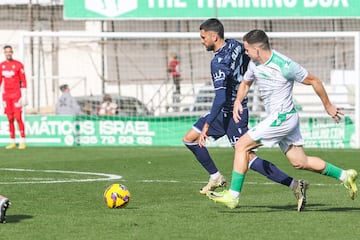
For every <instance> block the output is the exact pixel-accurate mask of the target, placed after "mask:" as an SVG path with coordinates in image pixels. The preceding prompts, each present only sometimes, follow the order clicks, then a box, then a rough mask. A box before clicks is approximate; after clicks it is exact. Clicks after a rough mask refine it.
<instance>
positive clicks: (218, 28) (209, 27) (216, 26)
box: [200, 18, 224, 39]
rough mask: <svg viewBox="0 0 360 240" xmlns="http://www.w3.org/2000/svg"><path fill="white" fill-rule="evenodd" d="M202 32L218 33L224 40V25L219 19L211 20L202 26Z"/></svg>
mask: <svg viewBox="0 0 360 240" xmlns="http://www.w3.org/2000/svg"><path fill="white" fill-rule="evenodd" d="M200 30H205V31H206V32H208V31H213V32H216V33H217V34H218V35H219V37H221V38H222V39H224V25H223V24H222V23H221V22H220V20H219V19H217V18H209V19H208V20H206V21H205V22H203V23H202V24H201V25H200Z"/></svg>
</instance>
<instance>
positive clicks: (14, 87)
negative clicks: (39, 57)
mask: <svg viewBox="0 0 360 240" xmlns="http://www.w3.org/2000/svg"><path fill="white" fill-rule="evenodd" d="M0 69H1V79H0V85H2V95H3V99H11V98H19V97H21V91H20V88H26V77H25V71H24V65H23V64H22V63H21V62H19V61H16V60H14V59H13V60H11V61H4V62H2V63H1V64H0Z"/></svg>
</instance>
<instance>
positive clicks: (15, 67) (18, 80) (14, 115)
mask: <svg viewBox="0 0 360 240" xmlns="http://www.w3.org/2000/svg"><path fill="white" fill-rule="evenodd" d="M4 54H5V58H6V60H5V61H3V62H2V63H1V64H0V68H1V79H0V85H2V97H3V104H4V111H5V114H6V116H7V119H8V121H9V131H10V139H11V142H10V144H9V145H8V146H6V149H14V148H16V147H17V146H16V143H15V123H14V122H15V120H16V122H17V123H18V127H19V131H20V137H21V139H20V144H19V147H18V148H19V149H25V148H26V144H25V124H24V121H23V119H22V111H23V107H24V106H26V105H27V96H26V77H25V71H24V65H23V64H22V63H21V62H19V61H17V60H15V59H13V57H12V55H13V49H12V47H11V46H10V45H6V46H4Z"/></svg>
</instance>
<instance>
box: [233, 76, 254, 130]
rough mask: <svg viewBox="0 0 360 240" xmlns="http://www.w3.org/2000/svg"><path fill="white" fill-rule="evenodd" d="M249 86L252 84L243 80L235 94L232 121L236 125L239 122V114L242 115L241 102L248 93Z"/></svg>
mask: <svg viewBox="0 0 360 240" xmlns="http://www.w3.org/2000/svg"><path fill="white" fill-rule="evenodd" d="M251 84H252V82H248V81H244V80H243V81H242V82H241V83H240V85H239V89H238V91H237V94H236V99H235V102H234V108H233V119H234V121H235V122H236V123H238V122H239V121H240V120H241V117H240V114H242V112H243V108H242V104H241V102H242V100H243V99H244V97H245V96H246V95H247V93H248V92H249V89H250V86H251Z"/></svg>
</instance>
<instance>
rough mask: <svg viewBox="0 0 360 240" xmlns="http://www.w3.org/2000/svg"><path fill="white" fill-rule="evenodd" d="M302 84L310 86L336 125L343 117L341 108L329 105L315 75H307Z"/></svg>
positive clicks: (327, 97) (320, 83)
mask: <svg viewBox="0 0 360 240" xmlns="http://www.w3.org/2000/svg"><path fill="white" fill-rule="evenodd" d="M303 84H305V85H311V86H312V87H313V89H314V91H315V92H316V94H317V95H318V96H319V98H320V100H321V102H322V104H323V105H324V107H325V110H326V112H327V113H328V114H329V115H330V116H331V117H332V118H333V119H334V121H335V122H336V123H338V122H339V121H340V120H341V118H342V116H343V115H344V113H343V112H342V111H341V110H342V109H343V108H340V107H337V106H336V105H334V104H332V103H331V101H330V99H329V96H328V94H327V92H326V90H325V88H324V85H323V84H322V82H321V80H320V79H319V78H318V77H316V76H315V75H313V74H311V73H309V74H308V76H307V77H306V78H305V80H304V81H303Z"/></svg>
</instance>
